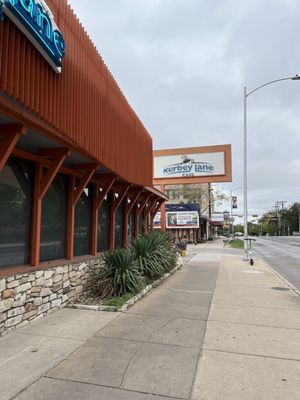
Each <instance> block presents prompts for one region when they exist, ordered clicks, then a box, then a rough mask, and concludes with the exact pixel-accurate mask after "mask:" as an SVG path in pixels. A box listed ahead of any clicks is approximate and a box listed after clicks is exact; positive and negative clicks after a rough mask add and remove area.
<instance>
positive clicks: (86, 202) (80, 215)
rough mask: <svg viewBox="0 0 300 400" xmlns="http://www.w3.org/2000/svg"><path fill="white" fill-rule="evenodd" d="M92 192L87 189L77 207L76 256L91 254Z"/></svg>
mask: <svg viewBox="0 0 300 400" xmlns="http://www.w3.org/2000/svg"><path fill="white" fill-rule="evenodd" d="M91 198H92V191H91V188H90V187H86V188H85V189H84V191H83V192H82V195H81V197H80V199H79V201H78V203H77V204H76V207H75V229H74V255H75V256H84V255H86V254H90V230H91V229H90V226H91V210H92V207H91V206H92V201H91Z"/></svg>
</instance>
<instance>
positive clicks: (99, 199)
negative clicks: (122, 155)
mask: <svg viewBox="0 0 300 400" xmlns="http://www.w3.org/2000/svg"><path fill="white" fill-rule="evenodd" d="M116 179H117V177H116V176H115V175H111V176H110V177H109V178H108V179H107V181H106V183H105V184H104V185H103V187H102V191H101V192H100V193H99V185H98V186H97V189H98V192H97V196H96V208H97V210H98V209H99V208H100V207H101V205H102V203H103V201H104V199H105V196H106V195H107V193H108V192H109V191H110V189H111V187H112V185H113V184H114V182H115V180H116Z"/></svg>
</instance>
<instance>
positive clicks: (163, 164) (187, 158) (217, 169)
mask: <svg viewBox="0 0 300 400" xmlns="http://www.w3.org/2000/svg"><path fill="white" fill-rule="evenodd" d="M214 175H225V155H224V152H219V153H198V154H182V155H172V156H162V157H155V158H154V179H162V178H182V177H188V176H214Z"/></svg>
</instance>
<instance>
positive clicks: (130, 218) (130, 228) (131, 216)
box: [128, 210, 134, 243]
mask: <svg viewBox="0 0 300 400" xmlns="http://www.w3.org/2000/svg"><path fill="white" fill-rule="evenodd" d="M133 235H134V210H132V211H131V212H130V213H129V214H128V243H130V242H131V241H132V240H133Z"/></svg>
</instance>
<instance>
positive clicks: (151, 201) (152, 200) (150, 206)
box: [144, 195, 157, 218]
mask: <svg viewBox="0 0 300 400" xmlns="http://www.w3.org/2000/svg"><path fill="white" fill-rule="evenodd" d="M156 200H157V196H155V195H154V196H152V198H151V197H150V199H149V201H148V203H147V205H146V207H145V211H144V214H145V218H147V217H148V216H149V214H150V213H151V211H152V210H153V209H154V207H155V205H156V203H157V201H156Z"/></svg>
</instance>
